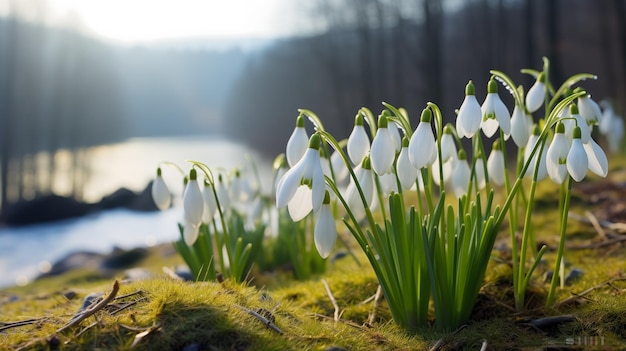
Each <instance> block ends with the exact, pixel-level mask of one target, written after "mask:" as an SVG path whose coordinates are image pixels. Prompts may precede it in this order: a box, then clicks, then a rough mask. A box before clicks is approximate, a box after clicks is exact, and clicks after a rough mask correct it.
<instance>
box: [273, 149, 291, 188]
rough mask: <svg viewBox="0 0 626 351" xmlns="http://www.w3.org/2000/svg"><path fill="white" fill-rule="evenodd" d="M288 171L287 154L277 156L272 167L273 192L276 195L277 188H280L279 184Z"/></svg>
mask: <svg viewBox="0 0 626 351" xmlns="http://www.w3.org/2000/svg"><path fill="white" fill-rule="evenodd" d="M288 169H289V166H288V165H287V157H286V156H285V154H280V155H278V156H276V158H275V159H274V163H273V165H272V170H273V173H274V178H273V188H272V191H273V192H274V193H276V187H277V186H278V182H279V181H280V178H282V177H283V175H285V173H287V170H288Z"/></svg>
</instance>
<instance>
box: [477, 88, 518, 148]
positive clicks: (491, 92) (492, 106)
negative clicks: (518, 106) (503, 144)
mask: <svg viewBox="0 0 626 351" xmlns="http://www.w3.org/2000/svg"><path fill="white" fill-rule="evenodd" d="M480 110H481V112H482V116H483V118H482V123H481V128H482V130H483V133H484V134H485V136H486V137H487V138H491V137H492V136H493V135H494V134H495V132H496V130H498V125H499V126H500V129H502V131H503V132H504V134H506V135H509V134H510V133H511V114H510V113H509V109H507V108H506V105H504V102H502V99H500V95H498V84H497V83H496V81H495V80H494V79H493V78H491V79H490V80H489V84H488V85H487V97H486V98H485V102H483V105H482V106H481V108H480Z"/></svg>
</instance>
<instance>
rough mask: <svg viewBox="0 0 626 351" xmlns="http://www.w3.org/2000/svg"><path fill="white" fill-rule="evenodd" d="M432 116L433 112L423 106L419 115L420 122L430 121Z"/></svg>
mask: <svg viewBox="0 0 626 351" xmlns="http://www.w3.org/2000/svg"><path fill="white" fill-rule="evenodd" d="M432 118H433V113H432V112H431V111H430V109H429V108H425V109H423V110H422V116H421V117H420V121H421V122H426V123H430V121H431V120H432Z"/></svg>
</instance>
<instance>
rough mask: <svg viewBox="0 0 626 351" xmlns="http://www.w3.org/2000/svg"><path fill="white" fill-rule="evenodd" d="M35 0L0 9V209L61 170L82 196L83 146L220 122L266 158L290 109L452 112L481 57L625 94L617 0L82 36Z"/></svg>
mask: <svg viewBox="0 0 626 351" xmlns="http://www.w3.org/2000/svg"><path fill="white" fill-rule="evenodd" d="M4 1H9V0H4ZM29 2H30V3H31V5H32V3H33V1H32V0H29ZM39 2H40V3H41V4H42V5H41V6H40V7H35V8H37V11H35V12H34V13H33V11H32V9H33V6H29V7H28V12H27V11H26V10H24V7H23V6H20V5H21V4H23V3H24V2H22V1H11V2H10V3H9V4H8V6H7V5H5V6H6V9H8V10H7V11H6V16H4V17H0V181H1V187H0V193H1V199H0V201H1V202H0V206H2V207H1V209H2V211H4V209H5V208H6V204H7V203H12V202H16V201H20V200H25V199H26V200H28V199H32V198H34V197H36V196H38V195H42V194H50V193H54V192H55V186H54V184H55V179H54V177H55V175H57V176H58V175H59V174H63V176H64V177H67V178H68V179H71V180H72V181H71V184H73V186H72V188H71V189H70V190H69V191H68V194H69V195H72V196H75V197H77V198H80V197H81V184H82V183H83V182H84V180H85V179H86V178H87V177H89V170H88V169H85V167H83V165H84V164H85V162H84V161H85V158H86V157H89V154H88V152H86V151H85V150H87V148H89V147H91V146H95V145H101V144H107V143H113V142H118V141H122V140H126V139H127V138H131V137H153V136H185V135H198V134H201V135H222V136H223V135H226V136H227V137H229V138H232V139H235V140H239V141H241V142H243V143H246V144H248V145H250V146H252V147H254V148H255V149H258V150H262V151H263V152H264V153H266V154H267V155H269V157H273V156H275V155H276V154H278V153H280V152H283V151H284V146H285V143H286V141H287V139H288V137H289V134H290V133H291V131H292V129H293V127H294V122H295V117H296V116H297V109H298V108H307V109H310V110H313V111H314V112H316V113H317V114H318V115H319V116H320V117H321V118H322V120H323V121H324V123H325V126H326V128H327V129H329V130H330V131H331V132H332V133H333V134H334V135H336V137H338V138H343V137H347V135H348V133H349V132H350V130H351V128H352V124H353V121H354V116H355V114H356V112H357V110H358V109H359V108H360V107H362V106H366V107H369V108H370V109H371V110H372V111H373V112H374V113H378V112H380V109H381V107H382V105H381V102H382V101H386V102H389V103H391V104H393V105H395V106H403V107H405V108H407V109H408V111H409V113H410V114H411V115H412V116H414V117H413V118H414V119H413V125H414V126H415V125H416V124H417V118H418V116H419V112H420V111H421V109H422V108H423V107H424V106H425V104H426V102H428V101H432V102H435V103H437V104H438V105H439V106H440V107H441V108H442V111H443V112H444V115H445V116H446V118H449V119H452V118H453V116H454V109H455V108H458V107H459V105H460V103H461V102H462V100H463V97H464V87H465V84H466V83H467V81H468V80H469V79H472V80H473V81H474V83H475V84H476V87H477V97H478V99H479V101H482V100H483V99H484V96H485V95H486V92H485V89H486V84H487V80H488V79H489V70H490V69H498V70H502V71H504V72H506V73H508V74H509V75H511V76H512V78H513V79H514V81H515V82H516V83H518V84H521V83H523V84H524V86H525V87H527V88H528V87H530V85H531V84H532V82H533V80H532V79H531V78H530V77H529V76H524V75H522V74H521V73H519V70H520V69H521V68H534V69H541V67H542V60H541V58H542V56H546V57H548V58H549V59H550V60H551V64H552V66H551V67H552V72H551V73H552V76H551V77H550V78H551V80H552V82H554V83H555V84H560V83H561V82H562V81H563V80H564V79H565V78H567V77H568V76H569V75H572V74H575V73H581V72H586V73H593V74H597V75H598V77H599V79H598V80H597V81H586V82H584V86H585V88H587V90H588V91H589V92H590V93H591V94H592V95H593V97H594V99H595V100H596V101H599V100H602V99H611V100H612V101H613V103H614V106H615V108H616V111H617V112H618V113H620V114H622V115H623V113H624V107H625V103H626V1H625V0H599V1H598V0H468V1H460V0H311V1H307V2H302V3H303V4H302V5H301V6H300V7H299V11H298V13H293V14H285V15H289V16H297V18H298V21H299V22H301V23H302V26H303V27H305V28H307V29H308V31H306V32H297V31H296V32H294V35H293V36H286V37H280V38H276V39H272V40H270V39H263V40H255V39H254V38H250V39H249V40H244V39H240V40H239V41H238V42H236V43H225V42H221V41H216V40H209V39H206V40H205V39H203V38H190V39H181V40H179V41H177V40H170V41H164V42H155V43H152V44H142V45H117V44H115V43H111V42H107V41H104V40H101V39H98V38H96V37H94V36H91V35H89V33H87V32H85V31H82V30H80V28H81V24H80V18H68V19H67V22H68V23H66V25H65V26H61V27H57V26H50V25H47V24H46V16H47V14H46V7H45V6H44V5H45V1H39ZM137 25H141V23H140V22H139V23H138V24H137ZM506 95H508V94H506V93H505V91H504V89H501V96H503V98H505V99H506V98H508V100H505V101H506V102H508V106H509V107H510V108H512V104H511V99H510V97H505V96H506ZM59 169H61V170H62V172H59Z"/></svg>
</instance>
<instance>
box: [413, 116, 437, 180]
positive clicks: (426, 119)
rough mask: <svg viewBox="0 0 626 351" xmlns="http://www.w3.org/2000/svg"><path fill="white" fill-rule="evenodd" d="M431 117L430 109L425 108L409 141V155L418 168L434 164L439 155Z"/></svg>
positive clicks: (414, 165)
mask: <svg viewBox="0 0 626 351" xmlns="http://www.w3.org/2000/svg"><path fill="white" fill-rule="evenodd" d="M431 119H432V113H431V112H430V109H427V108H426V109H424V110H423V111H422V116H421V117H420V123H419V124H418V125H417V128H416V129H415V132H414V133H413V135H412V136H411V140H410V141H409V147H408V157H409V160H410V161H411V164H412V165H413V167H415V168H416V169H420V168H423V167H428V166H430V165H432V164H433V162H435V158H436V157H437V143H436V141H435V135H434V134H433V129H432V127H431V125H430V121H431Z"/></svg>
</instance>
